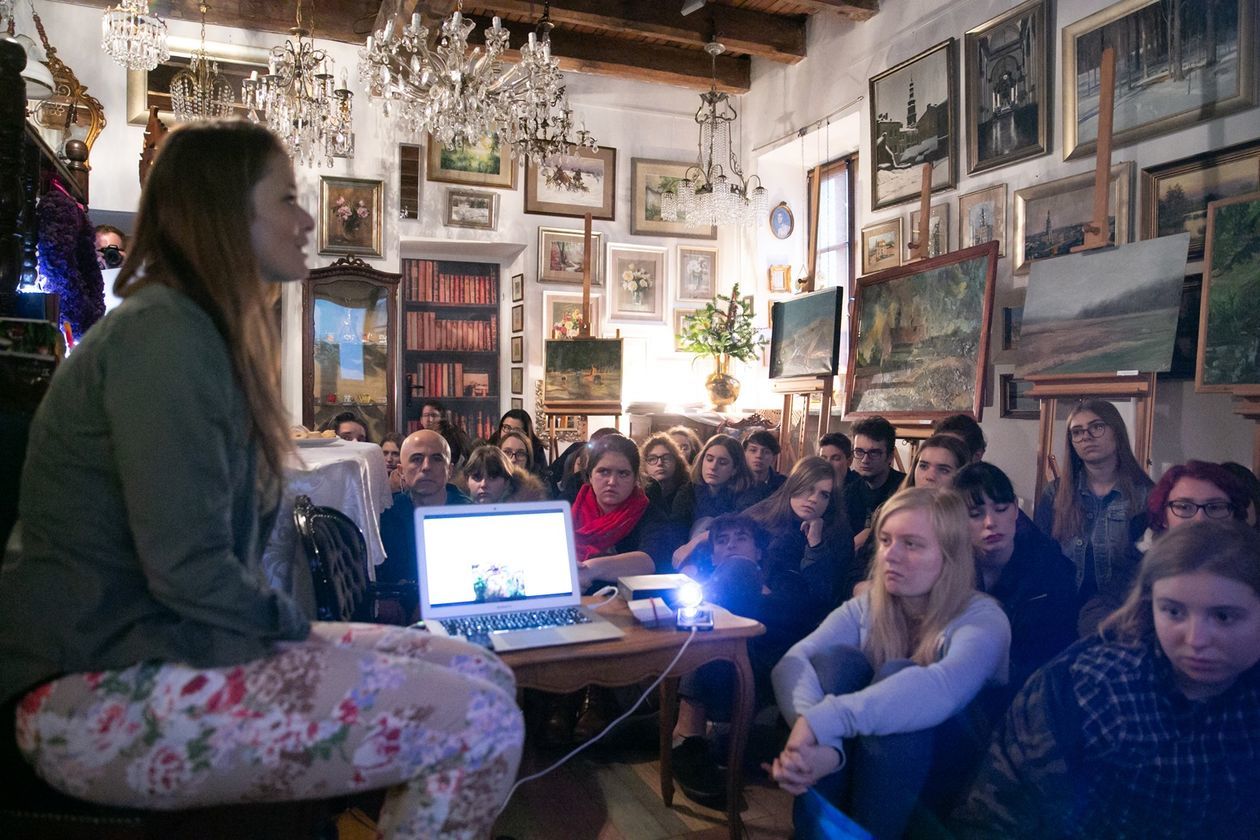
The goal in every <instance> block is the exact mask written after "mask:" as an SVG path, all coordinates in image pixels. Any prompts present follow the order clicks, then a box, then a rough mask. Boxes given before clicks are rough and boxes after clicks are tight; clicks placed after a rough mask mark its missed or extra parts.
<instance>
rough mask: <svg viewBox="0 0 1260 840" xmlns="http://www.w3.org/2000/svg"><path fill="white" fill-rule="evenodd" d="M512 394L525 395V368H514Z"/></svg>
mask: <svg viewBox="0 0 1260 840" xmlns="http://www.w3.org/2000/svg"><path fill="white" fill-rule="evenodd" d="M512 393H513V394H523V393H525V368H519V367H514V368H512Z"/></svg>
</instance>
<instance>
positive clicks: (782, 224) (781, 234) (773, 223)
mask: <svg viewBox="0 0 1260 840" xmlns="http://www.w3.org/2000/svg"><path fill="white" fill-rule="evenodd" d="M795 227H796V220H795V219H794V218H793V217H792V208H791V207H788V203H787V202H786V201H780V202H779V203H778V205H777V206H776V207H775V208H774V209H773V210H771V211H770V232H771V233H773V234H774V238H775V239H787V238H788V237H789V236H791V235H792V230H793V229H794V228H795Z"/></svg>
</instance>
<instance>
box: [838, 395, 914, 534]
mask: <svg viewBox="0 0 1260 840" xmlns="http://www.w3.org/2000/svg"><path fill="white" fill-rule="evenodd" d="M896 444H897V430H896V429H894V428H893V425H892V423H889V422H888V421H887V420H885V419H884V418H883V417H868V418H866V419H865V420H859V421H858V422H857V423H854V424H853V464H852V469H853V471H854V472H856V473H857V474H858V476H859V477H860V478H861V479H862V480H861V482H860V483H856V484H854V485H853V486H852V488H851V490H850V491H849V492H847V493H846V494H845V504H846V505H847V507H848V511H847V513H848V515H849V525H850V526H851V527H852V528H853V532H854V534H857V535H860V534H862V533H863V531H864V530H865V529H867V528H868V526H869V525H870V522H871V517H872V516H873V515H874V514H875V509H876V508H878V507H879V506H880V505H882V504H883V503H884V501H885V500H886V499H887V498H888V497H889V496H891V495H892V494H893V493H896V492H897V489H898V488H900V487H901V483H902V482H903V481H905V480H906V474H905V473H903V472H901V471H900V470H894V469H893V468H892V463H893V447H894V446H896ZM863 541H864V540H863Z"/></svg>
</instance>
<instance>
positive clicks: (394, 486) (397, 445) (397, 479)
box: [381, 432, 403, 493]
mask: <svg viewBox="0 0 1260 840" xmlns="http://www.w3.org/2000/svg"><path fill="white" fill-rule="evenodd" d="M402 442H403V435H401V434H399V433H398V432H390V433H389V434H387V435H385V437H383V438H381V453H382V454H383V455H384V456H385V474H386V475H387V476H389V492H391V493H397V492H398V491H399V490H402V489H403V484H402V470H401V469H399V467H400V466H401V465H402Z"/></svg>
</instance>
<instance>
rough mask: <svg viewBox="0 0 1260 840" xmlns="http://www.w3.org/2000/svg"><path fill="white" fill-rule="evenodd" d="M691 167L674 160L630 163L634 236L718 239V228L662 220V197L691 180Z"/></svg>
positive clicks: (631, 219)
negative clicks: (668, 191)
mask: <svg viewBox="0 0 1260 840" xmlns="http://www.w3.org/2000/svg"><path fill="white" fill-rule="evenodd" d="M690 167H691V164H689V163H680V162H676V161H672V160H650V159H648V158H631V160H630V232H631V233H633V234H634V235H636V236H679V237H687V238H689V239H717V226H716V225H691V224H687V222H686V221H685V220H683V221H677V222H667V221H665V220H664V219H662V218H661V194H662V193H663V192H665V191H667V190H670V189H673V188H674V185H675V184H676V183H677V182H678V181H681V180H682V179H684V178H686V177H687V170H688V168H690Z"/></svg>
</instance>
